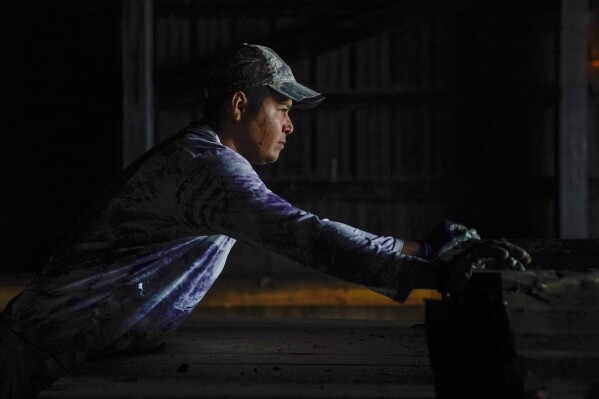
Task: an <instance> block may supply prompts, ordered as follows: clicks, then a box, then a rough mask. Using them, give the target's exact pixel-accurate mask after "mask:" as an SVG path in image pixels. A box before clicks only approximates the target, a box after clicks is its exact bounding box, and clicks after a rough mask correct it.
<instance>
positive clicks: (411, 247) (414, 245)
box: [401, 240, 424, 257]
mask: <svg viewBox="0 0 599 399" xmlns="http://www.w3.org/2000/svg"><path fill="white" fill-rule="evenodd" d="M401 253H402V254H405V255H412V256H418V257H423V256H424V251H423V248H422V245H421V244H420V243H419V242H418V241H411V240H405V241H404V244H403V248H402V249H401Z"/></svg>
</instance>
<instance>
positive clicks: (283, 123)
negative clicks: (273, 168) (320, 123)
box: [237, 92, 293, 165]
mask: <svg viewBox="0 0 599 399" xmlns="http://www.w3.org/2000/svg"><path fill="white" fill-rule="evenodd" d="M291 103H292V101H291V99H290V98H288V97H285V96H283V95H280V94H279V93H275V92H273V93H272V94H269V95H267V96H266V97H265V98H264V101H263V102H262V105H259V104H253V105H254V106H258V107H259V108H257V109H255V108H253V109H251V111H250V112H249V113H248V114H247V119H246V121H247V122H246V123H247V126H246V129H245V130H246V133H245V134H244V139H243V140H242V142H241V143H239V145H238V147H237V150H238V152H239V153H240V154H241V155H243V156H244V157H245V158H246V159H247V160H248V161H249V162H251V163H253V164H258V165H262V164H266V163H272V162H275V161H276V160H277V159H278V158H279V154H280V152H281V150H283V148H284V147H285V141H286V140H287V135H289V134H291V133H292V132H293V124H292V123H291V119H290V117H289V111H290V109H291Z"/></svg>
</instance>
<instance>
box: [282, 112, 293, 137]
mask: <svg viewBox="0 0 599 399" xmlns="http://www.w3.org/2000/svg"><path fill="white" fill-rule="evenodd" d="M283 133H285V134H286V135H290V134H291V133H293V123H292V122H291V118H290V117H289V116H287V120H286V121H285V124H284V125H283Z"/></svg>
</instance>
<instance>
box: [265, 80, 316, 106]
mask: <svg viewBox="0 0 599 399" xmlns="http://www.w3.org/2000/svg"><path fill="white" fill-rule="evenodd" d="M268 86H269V87H270V88H271V89H273V90H275V91H277V92H279V93H281V94H283V95H286V96H287V97H289V98H291V99H292V100H293V102H294V103H295V104H294V105H293V108H297V109H310V108H314V107H316V106H317V105H319V104H320V103H321V102H323V101H324V96H323V95H322V94H320V93H317V92H315V91H314V90H312V89H309V88H307V87H306V86H304V85H302V84H299V83H297V82H295V81H291V82H282V83H275V84H271V85H268Z"/></svg>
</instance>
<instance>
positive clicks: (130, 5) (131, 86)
mask: <svg viewBox="0 0 599 399" xmlns="http://www.w3.org/2000/svg"><path fill="white" fill-rule="evenodd" d="M122 4H123V5H122V7H123V17H122V18H123V19H122V25H121V31H122V60H123V166H125V167H126V166H127V165H129V164H130V163H131V162H133V161H134V160H135V159H136V158H137V157H139V156H140V155H141V154H143V153H144V152H146V151H147V150H149V149H150V148H151V147H152V146H153V145H154V139H155V138H154V100H153V99H154V85H153V68H152V61H153V60H152V52H153V40H152V37H153V31H152V30H153V29H152V25H153V23H152V22H153V21H152V18H153V17H152V6H153V4H152V0H125V1H123V3H122Z"/></svg>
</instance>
